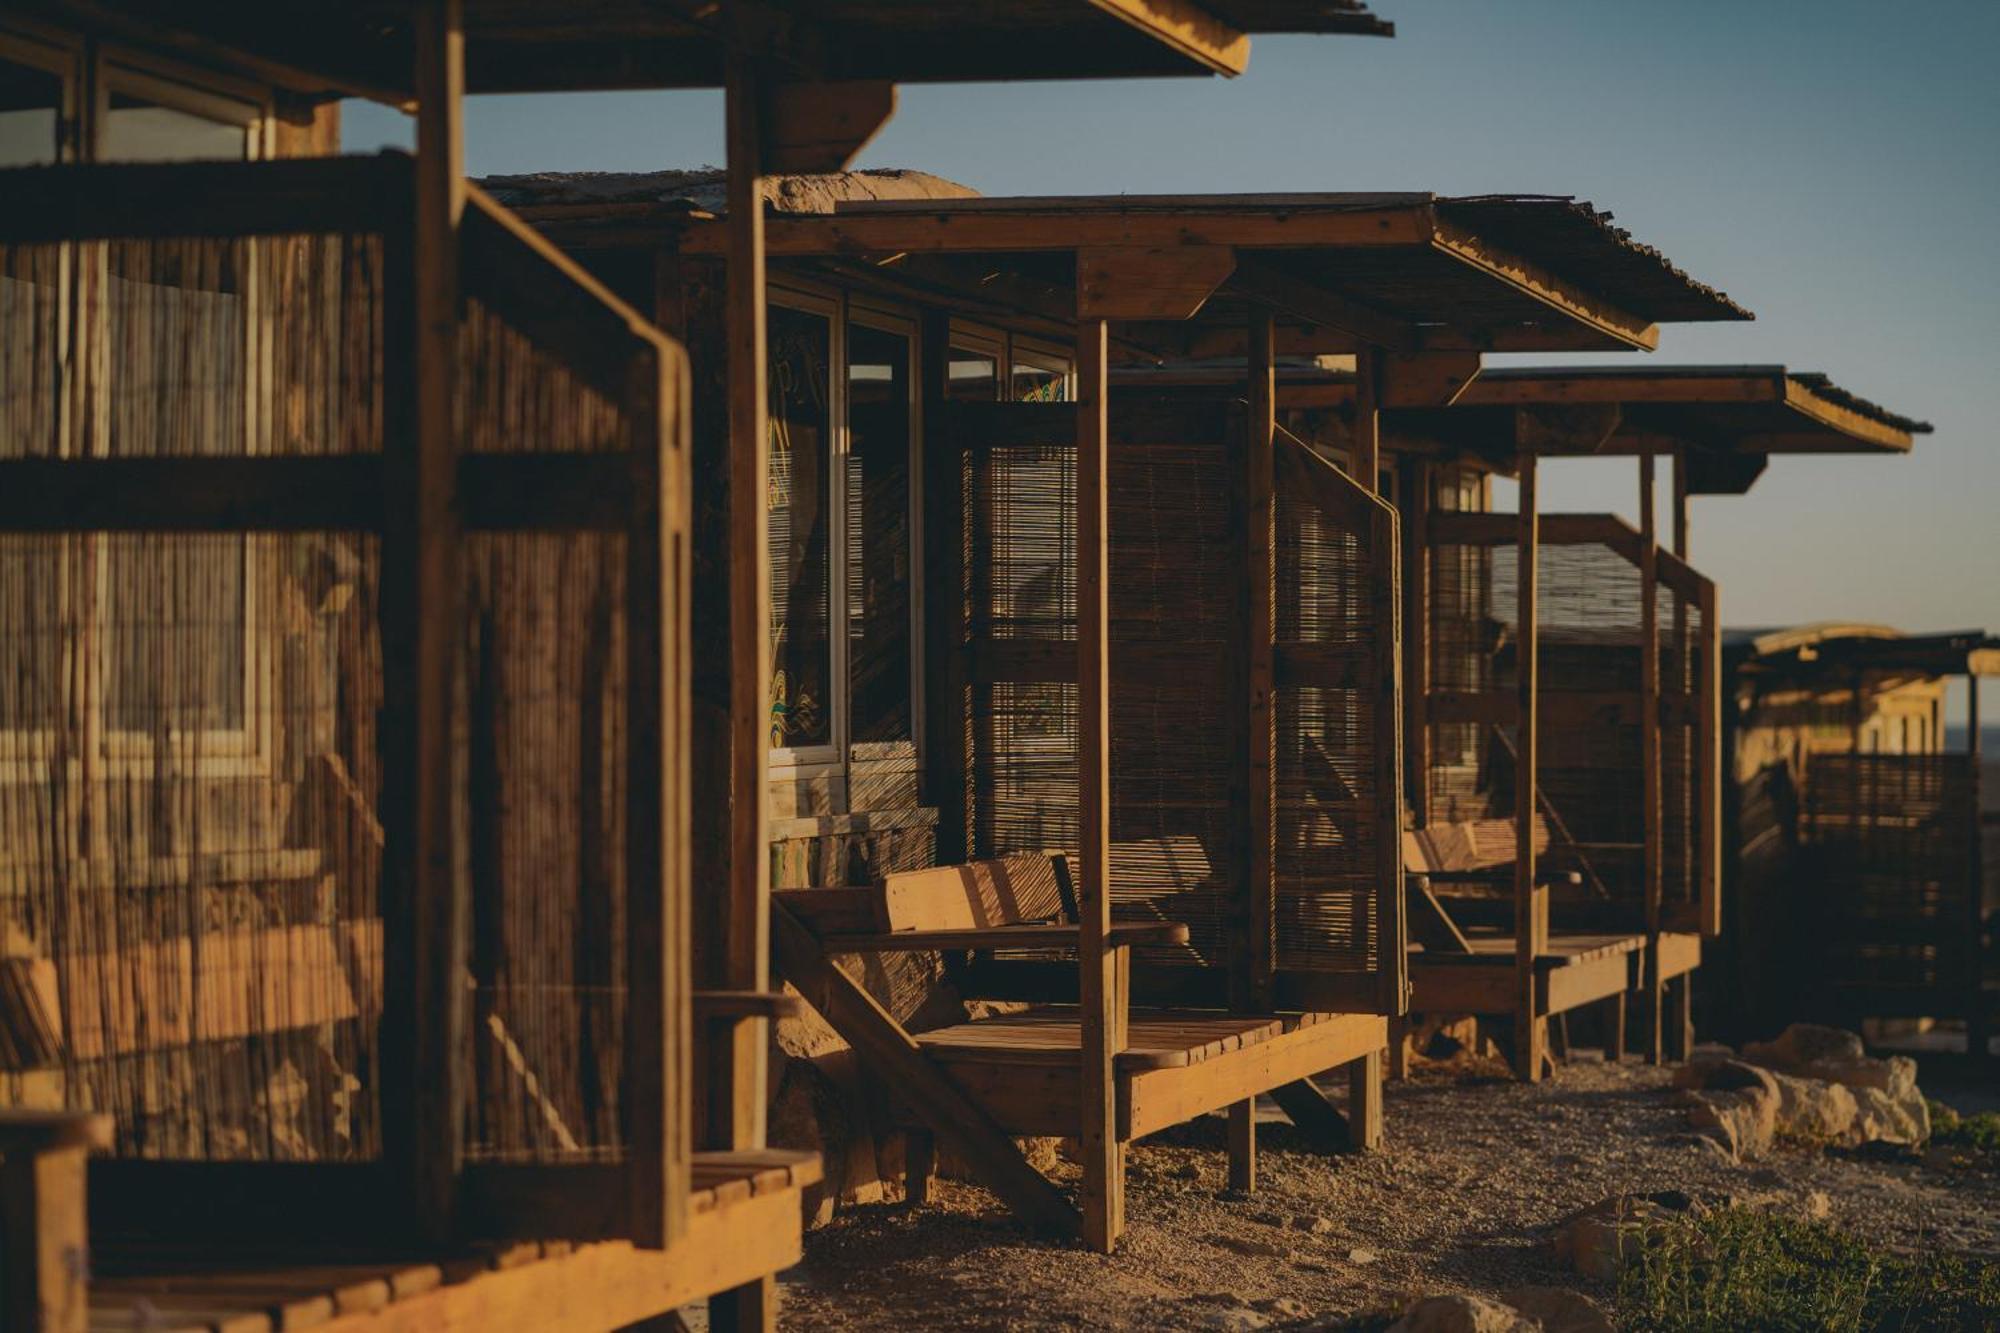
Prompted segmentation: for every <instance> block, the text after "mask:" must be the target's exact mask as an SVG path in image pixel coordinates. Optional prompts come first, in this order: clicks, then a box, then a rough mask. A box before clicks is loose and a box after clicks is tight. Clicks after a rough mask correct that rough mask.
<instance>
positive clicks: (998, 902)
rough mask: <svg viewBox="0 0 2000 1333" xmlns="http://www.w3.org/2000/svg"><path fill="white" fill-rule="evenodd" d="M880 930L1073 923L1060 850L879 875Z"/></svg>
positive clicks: (1073, 906)
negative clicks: (1048, 922) (881, 928)
mask: <svg viewBox="0 0 2000 1333" xmlns="http://www.w3.org/2000/svg"><path fill="white" fill-rule="evenodd" d="M881 890H882V902H881V911H882V926H883V928H884V929H886V930H972V929H979V928H982V927H987V926H1016V925H1022V924H1024V923H1028V922H1036V921H1074V920H1075V919H1076V894H1075V891H1074V889H1073V888H1072V886H1071V884H1070V878H1069V863H1068V861H1067V860H1066V859H1065V858H1064V857H1063V856H1062V854H1061V853H1054V852H1023V853H1017V854H1015V855H1013V856H1002V857H996V858H994V859H993V860H990V861H972V862H969V863H967V864H965V865H958V866H934V867H932V868H930V869H927V870H904V871H899V872H897V873H895V874H892V875H888V876H886V877H884V879H883V880H882V885H881Z"/></svg>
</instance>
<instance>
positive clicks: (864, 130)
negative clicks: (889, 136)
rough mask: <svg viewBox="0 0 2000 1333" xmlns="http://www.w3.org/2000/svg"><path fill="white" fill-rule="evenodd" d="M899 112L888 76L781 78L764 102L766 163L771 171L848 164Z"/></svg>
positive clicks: (840, 167) (844, 167) (809, 170)
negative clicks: (785, 80)
mask: <svg viewBox="0 0 2000 1333" xmlns="http://www.w3.org/2000/svg"><path fill="white" fill-rule="evenodd" d="M895 114H896V85H895V84H893V83H890V82H888V81H887V80H886V79H864V80H858V81H853V82H847V83H780V84H778V85H776V86H775V87H773V88H772V89H771V93H770V98H769V103H768V105H767V106H766V107H765V108H764V117H763V130H764V164H765V166H766V168H767V169H768V170H770V171H773V172H800V173H806V174H824V173H830V172H836V171H845V170H847V168H848V166H849V164H850V163H852V162H853V161H854V159H855V158H856V157H858V156H859V155H860V153H861V150H862V149H863V148H865V147H867V146H868V143H869V141H870V140H872V139H873V138H874V137H875V136H876V135H877V134H879V133H881V131H882V127H883V126H884V125H886V124H888V123H889V118H890V117H891V116H893V115H895Z"/></svg>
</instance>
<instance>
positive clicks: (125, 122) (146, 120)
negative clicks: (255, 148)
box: [99, 89, 250, 162]
mask: <svg viewBox="0 0 2000 1333" xmlns="http://www.w3.org/2000/svg"><path fill="white" fill-rule="evenodd" d="M249 156H250V131H249V129H248V128H246V127H245V126H242V125H235V124H231V123H229V122H227V121H221V120H215V119H212V118H210V117H208V116H199V115H196V114H195V113H193V112H191V111H182V110H180V109H178V108H176V107H167V106H161V105H159V104H158V103H157V102H153V101H151V100H149V99H147V98H144V97H141V96H139V95H138V94H136V93H129V92H121V91H119V90H117V89H113V90H112V93H111V109H110V111H109V113H108V114H107V115H106V117H105V121H104V139H103V143H102V146H101V147H100V148H99V157H100V158H101V159H102V160H104V161H106V162H186V161H189V160H191V159H196V158H201V159H211V158H223V159H228V160H233V161H241V160H243V159H244V158H247V157H249Z"/></svg>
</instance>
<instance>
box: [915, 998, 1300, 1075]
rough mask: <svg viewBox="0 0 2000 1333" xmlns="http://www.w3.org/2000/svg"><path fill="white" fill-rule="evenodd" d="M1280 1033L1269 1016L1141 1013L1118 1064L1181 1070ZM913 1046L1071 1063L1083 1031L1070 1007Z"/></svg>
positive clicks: (966, 1059)
mask: <svg viewBox="0 0 2000 1333" xmlns="http://www.w3.org/2000/svg"><path fill="white" fill-rule="evenodd" d="M1283 1033H1284V1024H1283V1023H1282V1022H1281V1021H1280V1020H1279V1019H1276V1018H1273V1017H1269V1016H1266V1015H1247V1014H1246V1015H1229V1014H1216V1013H1194V1012H1187V1011H1180V1010H1163V1011H1157V1012H1145V1011H1142V1012H1140V1013H1136V1014H1133V1015H1131V1016H1130V1018H1129V1019H1128V1021H1127V1025H1126V1046H1125V1049H1123V1050H1121V1051H1120V1052H1119V1053H1118V1057H1117V1060H1116V1066H1117V1068H1118V1069H1120V1070H1122V1071H1125V1072H1128V1073H1129V1072H1135V1071H1138V1070H1144V1069H1178V1068H1183V1067H1185V1066H1188V1065H1195V1064H1200V1063H1201V1062H1202V1061H1204V1060H1212V1059H1214V1058H1215V1057H1217V1056H1220V1055H1225V1054H1227V1053H1228V1052H1230V1051H1234V1050H1240V1049H1241V1048H1243V1047H1245V1046H1254V1045H1256V1044H1257V1043H1258V1042H1261V1041H1271V1040H1275V1039H1276V1038H1277V1037H1279V1036H1281V1035H1283ZM915 1040H916V1043H917V1045H918V1046H919V1047H921V1048H922V1049H923V1050H924V1052H925V1053H926V1054H928V1055H929V1056H930V1057H931V1058H932V1059H935V1060H940V1061H945V1062H948V1063H952V1064H963V1063H973V1062H978V1061H988V1062H992V1063H997V1064H1050V1065H1074V1064H1075V1062H1076V1056H1077V1053H1078V1052H1079V1051H1080V1050H1081V1049H1082V1042H1083V1025H1082V1023H1081V1021H1080V1019H1079V1011H1078V1010H1077V1009H1075V1008H1072V1007H1061V1008H1040V1009H1030V1010H1027V1011H1025V1012H1022V1013H1016V1014H1004V1015H999V1016H996V1017H992V1018H981V1019H975V1020H973V1021H972V1022H969V1023H956V1024H952V1025H951V1026H948V1027H942V1028H934V1029H932V1030H930V1031H928V1032H920V1033H918V1034H917V1035H916V1038H915Z"/></svg>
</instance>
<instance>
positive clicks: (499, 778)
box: [457, 300, 632, 1161]
mask: <svg viewBox="0 0 2000 1333" xmlns="http://www.w3.org/2000/svg"><path fill="white" fill-rule="evenodd" d="M459 346H460V364H459V377H460V378H459V383H460V389H461V394H462V398H463V401H462V404H461V409H460V411H461V427H462V429H463V431H464V434H465V447H466V449H467V451H468V452H469V453H474V454H507V453H519V452H524V451H530V450H532V451H536V452H541V453H618V452H623V451H624V450H625V449H626V448H628V447H629V443H630V437H631V431H632V423H631V421H630V420H629V418H628V414H627V412H626V410H625V407H624V404H622V403H621V402H619V401H618V400H617V399H615V398H613V397H611V396H609V395H608V394H607V393H606V392H604V391H603V389H601V388H600V387H598V386H596V385H594V384H592V383H589V382H586V381H584V380H581V379H579V378H578V377H577V376H575V375H572V374H571V373H569V371H568V370H567V369H566V367H565V366H564V364H563V362H562V360H561V359H560V358H559V357H556V356H553V355H551V354H550V353H549V352H548V351H546V350H545V349H543V348H540V347H538V346H537V345H536V344H535V342H534V341H533V340H532V339H530V338H529V337H526V336H524V335H523V333H522V332H521V331H520V329H518V328H517V327H515V326H514V325H512V324H511V323H510V322H509V321H508V320H507V318H506V317H505V315H504V313H503V312H502V311H501V310H500V309H498V308H496V306H495V305H494V304H491V303H489V302H486V301H480V300H472V301H470V302H468V305H467V310H466V318H465V321H464V323H463V325H462V326H461V330H460V344H459ZM464 565H465V577H466V582H465V605H464V624H463V629H462V637H461V640H460V644H459V653H460V661H461V670H462V671H463V673H464V685H463V700H462V706H463V708H464V711H465V716H464V720H463V722H462V723H461V725H460V727H459V732H460V735H461V736H462V737H463V746H462V748H461V750H460V752H459V756H458V763H457V768H458V771H459V772H460V773H461V774H462V783H463V789H462V791H461V792H460V793H459V799H460V801H461V802H462V806H461V816H460V817H461V818H462V819H463V821H464V822H463V837H464V844H463V851H462V855H463V857H464V863H463V865H462V867H461V873H462V874H463V875H464V876H465V877H466V879H467V881H468V882H469V883H470V885H471V890H472V893H471V907H472V928H471V951H470V958H469V960H468V963H469V970H470V980H471V982H472V985H473V991H472V1012H471V1015H470V1023H469V1027H470V1040H471V1044H472V1050H471V1053H470V1058H471V1062H472V1077H471V1078H470V1079H469V1080H468V1082H467V1086H466V1095H467V1102H466V1117H467V1127H468V1135H467V1154H468V1156H470V1157H472V1158H474V1159H489V1160H501V1161H518V1160H536V1161H564V1160H576V1159H579V1158H587V1157H591V1156H607V1157H614V1156H616V1154H617V1152H618V1150H619V1149H620V1147H621V1145H622V1143H623V1134H622V1130H621V1097H620V1092H621V1089H622V1087H623V1081H624V1080H623V1067H624V1023H625V994H624V991H625V959H626V940H625V910H624V905H625V898H626V887H627V879H626V876H627V867H626V848H627V841H626V837H625V814H626V807H625V801H624V782H623V780H622V775H623V774H624V772H625V764H626V760H627V756H626V750H625V747H626V744H627V727H628V718H627V700H628V697H629V691H628V689H627V682H626V671H625V664H626V642H625V635H626V632H627V621H628V615H627V597H626V588H625V568H626V539H625V536H624V534H622V533H619V532H610V531H556V532H546V531H512V532H510V531H485V532H474V533H468V534H466V537H465V548H464Z"/></svg>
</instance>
